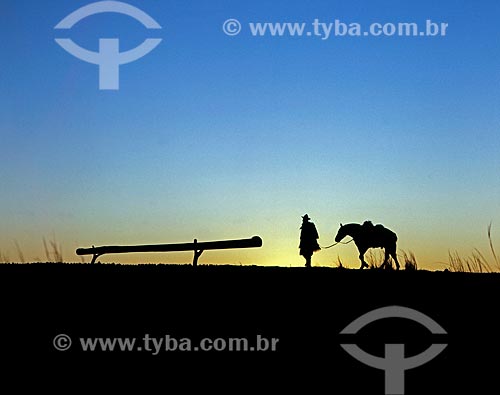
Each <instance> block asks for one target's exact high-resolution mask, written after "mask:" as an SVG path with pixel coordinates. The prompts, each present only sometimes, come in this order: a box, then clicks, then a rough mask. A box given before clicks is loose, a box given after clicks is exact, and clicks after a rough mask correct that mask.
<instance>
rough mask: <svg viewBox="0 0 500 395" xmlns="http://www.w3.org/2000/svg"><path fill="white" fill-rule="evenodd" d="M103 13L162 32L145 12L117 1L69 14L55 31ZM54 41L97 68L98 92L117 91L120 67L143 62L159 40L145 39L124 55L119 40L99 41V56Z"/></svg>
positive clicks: (64, 41)
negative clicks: (109, 13) (122, 15)
mask: <svg viewBox="0 0 500 395" xmlns="http://www.w3.org/2000/svg"><path fill="white" fill-rule="evenodd" d="M105 12H113V13H118V14H124V15H128V16H130V17H132V18H134V19H136V20H137V21H139V22H140V23H142V24H143V25H144V26H145V27H146V28H147V29H161V26H160V25H159V24H158V22H156V21H155V20H154V19H153V18H151V17H150V16H149V15H148V14H146V13H145V12H144V11H142V10H140V9H138V8H136V7H134V6H132V5H130V4H126V3H122V2H120V1H99V2H97V3H92V4H88V5H86V6H84V7H82V8H79V9H78V10H76V11H74V12H72V13H71V14H69V15H68V16H67V17H66V18H64V19H63V20H62V21H61V22H59V23H58V24H57V25H56V27H55V29H71V28H72V27H73V26H74V25H75V24H77V23H78V22H79V21H81V20H82V19H85V18H87V17H88V16H91V15H95V14H101V13H105ZM55 41H56V43H58V44H59V45H60V46H61V47H62V48H63V49H65V50H66V51H67V52H69V53H70V54H71V55H73V56H75V57H77V58H78V59H80V60H83V61H85V62H88V63H92V64H96V65H98V66H99V89H100V90H118V89H119V88H120V65H122V64H127V63H131V62H134V61H136V60H138V59H140V58H142V57H143V56H145V55H147V54H148V53H149V52H151V51H152V50H153V49H155V48H156V47H157V46H158V45H159V44H160V42H161V41H162V40H161V39H158V38H148V39H146V40H145V41H144V42H143V43H142V44H141V45H139V46H138V47H136V48H134V49H131V50H130V51H126V52H120V40H119V39H117V38H101V39H99V52H92V51H89V50H87V49H85V48H82V47H80V46H79V45H77V44H75V43H74V42H73V40H71V39H69V38H56V39H55Z"/></svg>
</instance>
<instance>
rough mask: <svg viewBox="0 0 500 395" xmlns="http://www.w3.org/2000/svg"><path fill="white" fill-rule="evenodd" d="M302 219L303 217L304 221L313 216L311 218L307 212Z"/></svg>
mask: <svg viewBox="0 0 500 395" xmlns="http://www.w3.org/2000/svg"><path fill="white" fill-rule="evenodd" d="M302 219H303V220H304V221H309V220H310V219H311V218H309V215H307V214H306V215H303V216H302Z"/></svg>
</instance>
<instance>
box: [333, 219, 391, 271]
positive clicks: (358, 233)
mask: <svg viewBox="0 0 500 395" xmlns="http://www.w3.org/2000/svg"><path fill="white" fill-rule="evenodd" d="M346 236H351V237H352V239H353V240H354V244H356V246H357V247H358V251H359V260H360V261H361V267H360V269H363V268H365V267H368V264H367V263H366V262H365V258H364V257H365V253H366V251H367V250H368V249H369V248H383V249H384V250H385V259H384V263H383V265H382V266H383V267H386V268H387V264H388V260H389V256H392V259H394V262H395V263H396V269H397V270H399V262H398V257H397V255H396V242H397V240H398V236H397V235H396V233H394V232H393V231H392V230H390V229H387V228H386V227H384V226H383V225H373V224H372V223H371V222H370V221H366V222H365V223H364V224H363V225H360V224H347V225H342V224H340V229H339V231H338V232H337V236H335V242H336V243H340V241H342V239H343V238H344V237H346Z"/></svg>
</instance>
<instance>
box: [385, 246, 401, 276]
mask: <svg viewBox="0 0 500 395" xmlns="http://www.w3.org/2000/svg"><path fill="white" fill-rule="evenodd" d="M390 255H391V256H392V259H394V263H396V270H399V262H398V255H397V254H396V246H394V247H393V248H391V250H390ZM386 259H387V253H386Z"/></svg>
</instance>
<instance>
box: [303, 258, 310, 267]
mask: <svg viewBox="0 0 500 395" xmlns="http://www.w3.org/2000/svg"><path fill="white" fill-rule="evenodd" d="M311 257H312V255H304V258H306V267H311Z"/></svg>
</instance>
